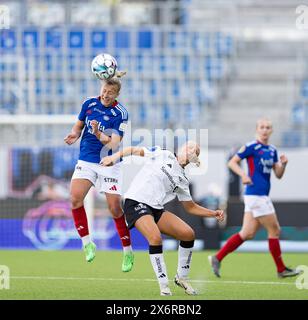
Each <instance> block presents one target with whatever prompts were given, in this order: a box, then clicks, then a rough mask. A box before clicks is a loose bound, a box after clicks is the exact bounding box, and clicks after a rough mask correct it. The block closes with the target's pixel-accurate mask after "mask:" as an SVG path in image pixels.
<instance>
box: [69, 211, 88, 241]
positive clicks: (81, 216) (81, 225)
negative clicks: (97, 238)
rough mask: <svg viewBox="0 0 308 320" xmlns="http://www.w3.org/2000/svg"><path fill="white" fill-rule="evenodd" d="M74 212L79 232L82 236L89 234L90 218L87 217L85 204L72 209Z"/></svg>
mask: <svg viewBox="0 0 308 320" xmlns="http://www.w3.org/2000/svg"><path fill="white" fill-rule="evenodd" d="M72 214H73V218H74V222H75V227H76V230H77V231H78V233H79V236H80V237H81V238H82V237H85V236H88V235H89V227H88V219H87V214H86V211H85V209H84V206H82V207H80V208H77V209H72Z"/></svg>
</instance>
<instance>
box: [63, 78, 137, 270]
mask: <svg viewBox="0 0 308 320" xmlns="http://www.w3.org/2000/svg"><path fill="white" fill-rule="evenodd" d="M120 90H121V82H120V80H119V79H118V78H116V77H111V78H109V79H107V80H104V81H103V83H102V86H101V91H100V95H99V96H98V97H92V98H88V99H87V100H86V101H85V102H84V103H83V105H82V107H81V111H80V113H79V116H78V120H77V122H76V123H75V125H74V126H73V128H72V131H71V133H69V134H68V135H67V136H66V137H65V138H64V141H65V142H66V143H67V144H68V145H71V144H73V143H75V142H76V141H77V140H78V139H79V137H80V136H81V141H80V154H79V160H78V162H77V164H76V167H75V171H74V174H73V176H72V180H71V186H70V193H71V205H72V214H73V218H74V222H75V227H76V229H77V232H78V234H79V236H80V237H81V240H82V243H83V247H84V250H85V254H86V260H87V261H88V262H91V261H92V260H93V259H94V257H95V250H96V246H95V244H94V242H93V241H92V239H91V235H90V233H89V228H88V221H87V215H86V211H85V208H84V199H85V197H86V195H87V193H88V192H89V190H90V188H91V187H92V186H95V187H96V188H97V189H98V191H99V192H101V193H105V196H106V200H107V203H108V208H109V210H110V212H111V214H112V217H113V219H114V222H115V225H116V228H117V231H118V234H119V237H120V239H121V242H122V246H123V250H124V257H123V263H122V271H123V272H127V271H130V270H131V269H132V266H133V261H134V256H133V253H132V247H131V238H130V232H129V230H128V228H127V226H126V221H125V218H124V215H123V210H122V208H121V186H122V162H121V161H119V162H118V163H117V164H116V165H115V166H113V167H110V168H109V167H108V168H106V167H102V166H100V165H99V162H100V161H101V159H103V158H104V157H105V156H110V155H112V154H113V153H114V152H116V151H117V150H118V148H119V145H120V143H121V140H122V138H123V136H124V132H125V128H126V125H127V120H128V112H127V110H126V109H125V108H124V107H123V105H121V104H120V103H119V102H118V101H117V97H118V95H119V93H120Z"/></svg>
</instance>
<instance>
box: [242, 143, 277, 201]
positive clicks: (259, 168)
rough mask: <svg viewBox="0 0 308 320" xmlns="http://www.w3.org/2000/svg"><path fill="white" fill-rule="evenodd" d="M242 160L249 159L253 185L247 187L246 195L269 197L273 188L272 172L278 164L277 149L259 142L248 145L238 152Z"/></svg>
mask: <svg viewBox="0 0 308 320" xmlns="http://www.w3.org/2000/svg"><path fill="white" fill-rule="evenodd" d="M237 155H238V156H239V157H240V158H241V159H247V164H248V175H249V177H250V178H251V180H252V182H253V184H252V185H247V186H246V190H245V194H246V195H258V196H268V195H269V192H270V188H271V181H270V179H271V170H272V168H273V166H274V164H275V163H277V162H278V155H277V149H276V148H275V147H274V146H272V145H264V144H262V143H261V142H259V141H253V142H250V143H247V144H246V145H245V146H243V147H242V148H241V149H240V150H239V151H238V152H237Z"/></svg>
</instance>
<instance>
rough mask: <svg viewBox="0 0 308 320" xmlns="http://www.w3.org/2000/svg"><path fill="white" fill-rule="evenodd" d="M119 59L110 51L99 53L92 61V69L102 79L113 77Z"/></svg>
mask: <svg viewBox="0 0 308 320" xmlns="http://www.w3.org/2000/svg"><path fill="white" fill-rule="evenodd" d="M117 67H118V63H117V60H116V59H115V58H114V57H113V56H111V55H110V54H108V53H101V54H99V55H97V56H96V57H95V58H94V59H93V60H92V63H91V70H92V72H93V73H94V74H95V76H96V77H97V78H98V79H100V80H107V79H110V78H112V77H113V76H114V75H115V73H116V71H117Z"/></svg>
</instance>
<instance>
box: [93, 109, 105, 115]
mask: <svg viewBox="0 0 308 320" xmlns="http://www.w3.org/2000/svg"><path fill="white" fill-rule="evenodd" d="M94 111H96V112H98V113H100V114H105V111H102V110H100V109H97V108H94Z"/></svg>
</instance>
